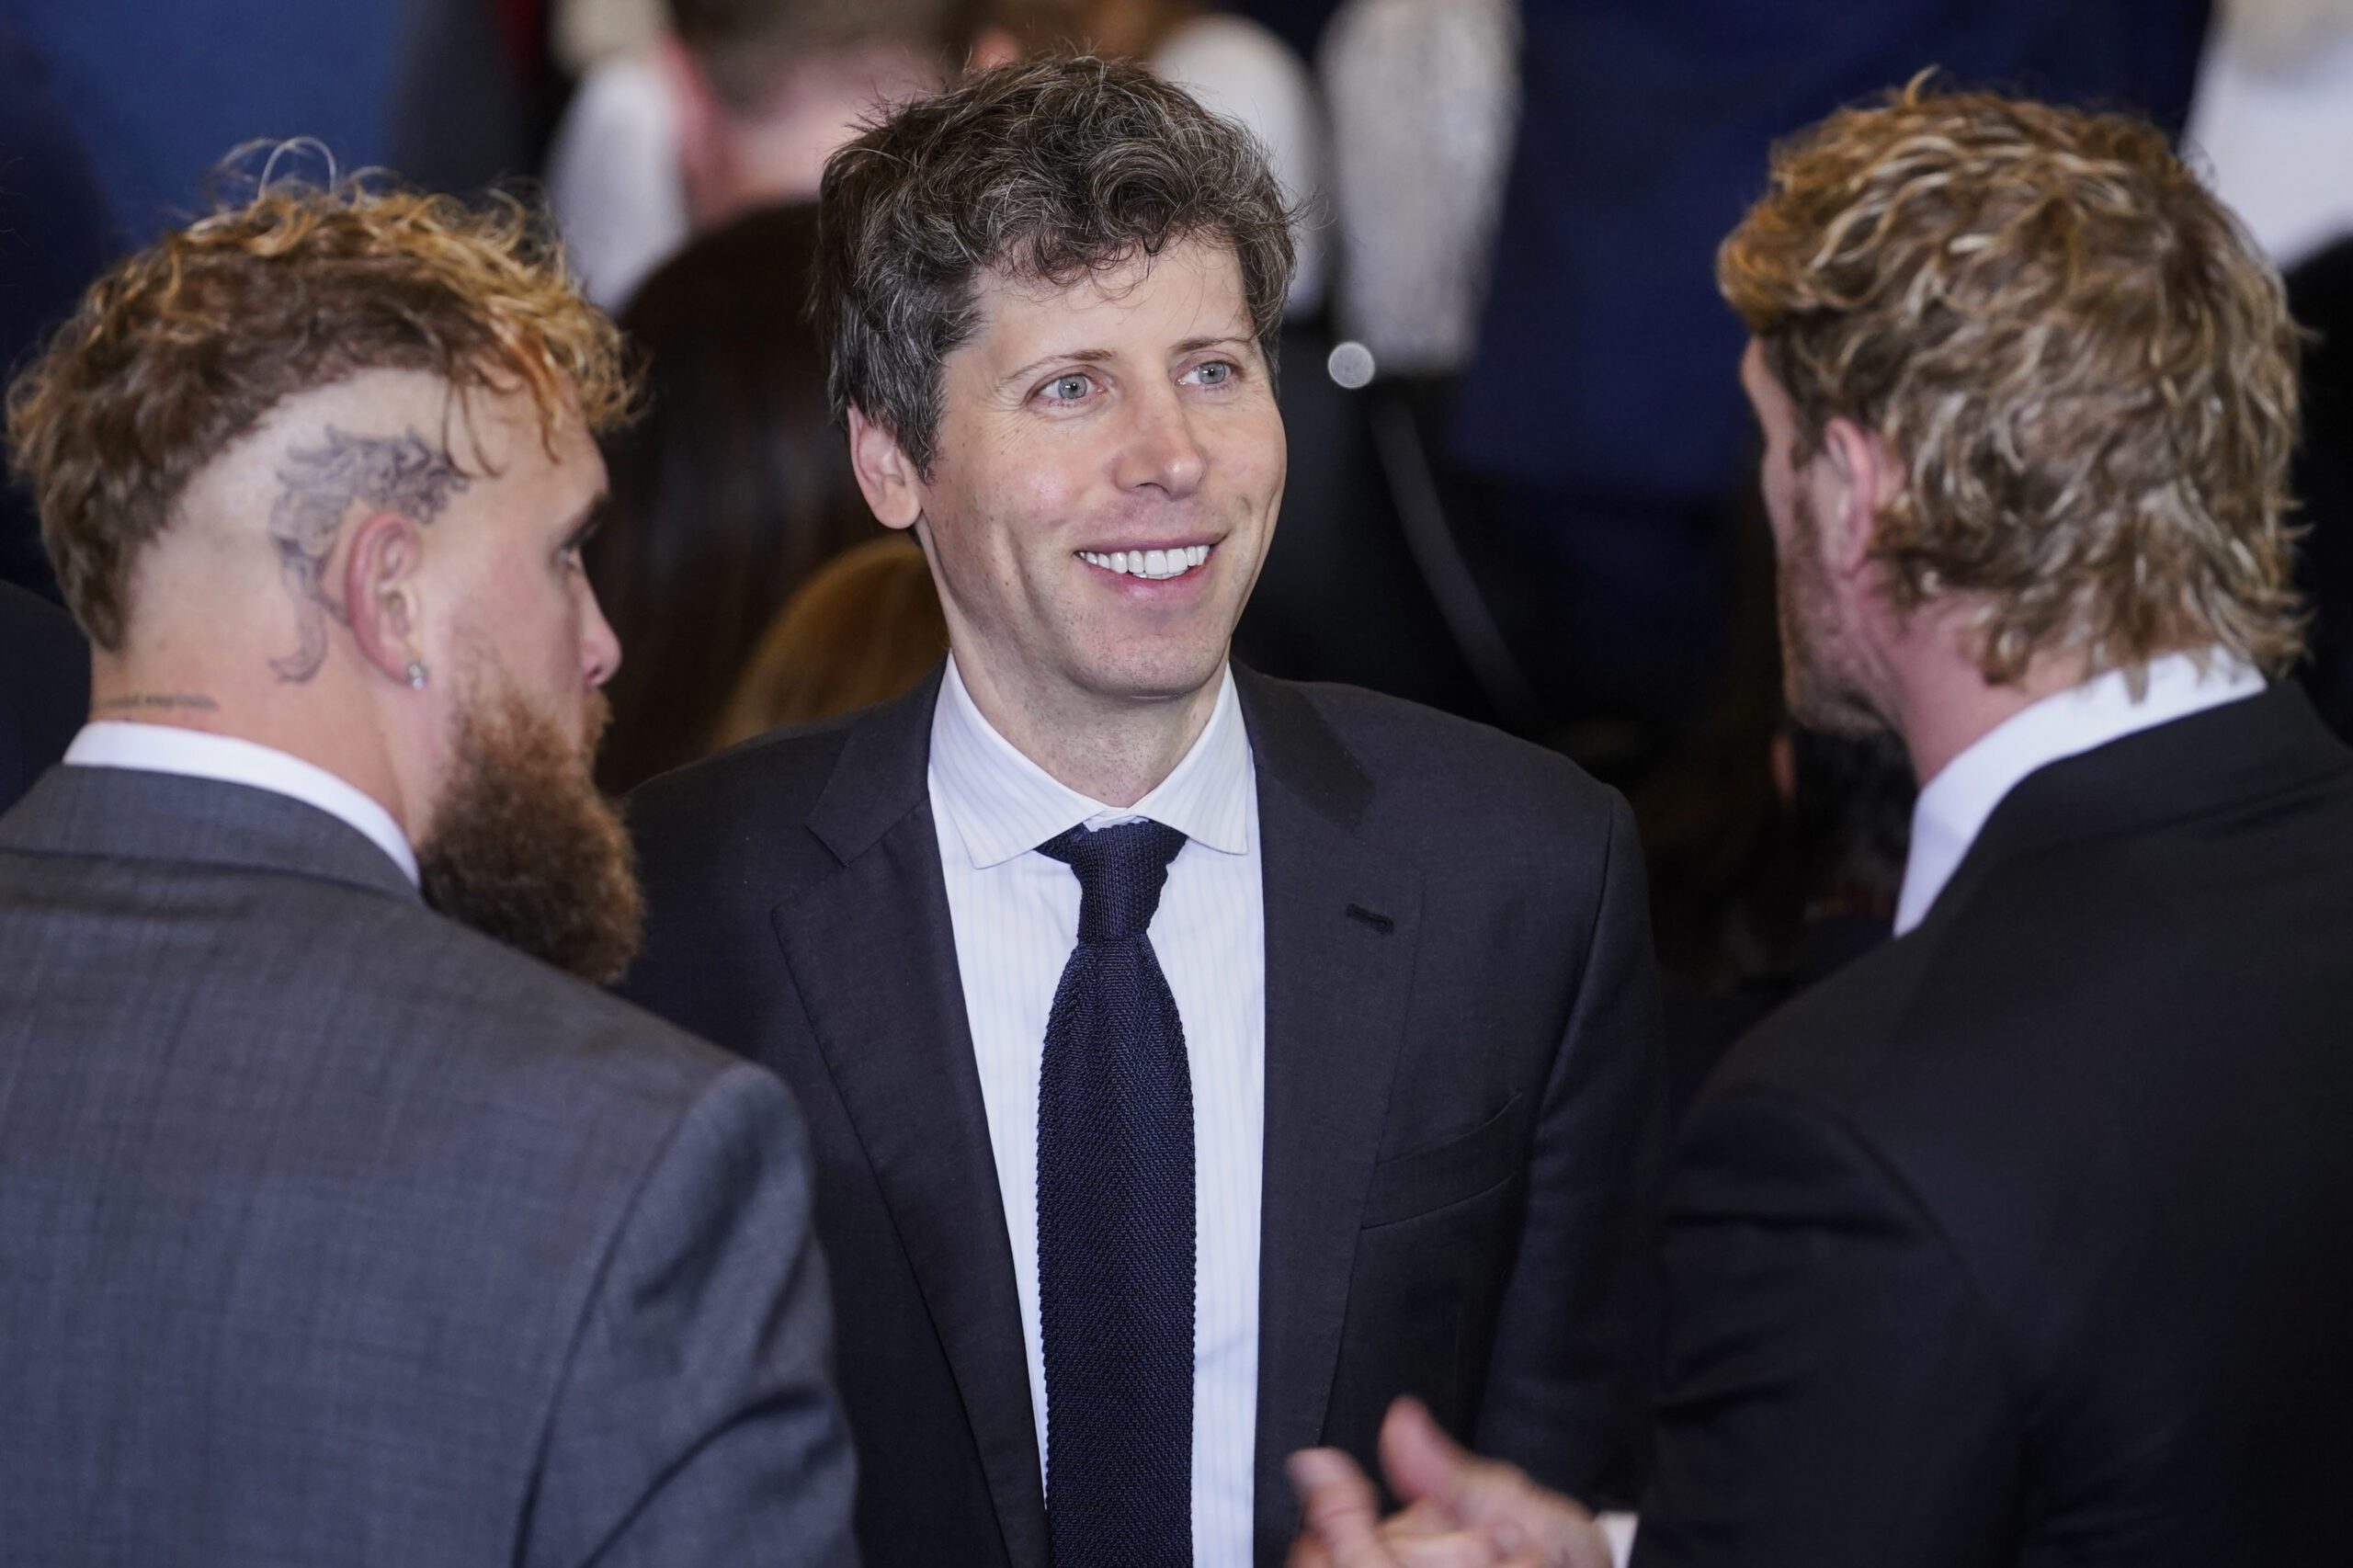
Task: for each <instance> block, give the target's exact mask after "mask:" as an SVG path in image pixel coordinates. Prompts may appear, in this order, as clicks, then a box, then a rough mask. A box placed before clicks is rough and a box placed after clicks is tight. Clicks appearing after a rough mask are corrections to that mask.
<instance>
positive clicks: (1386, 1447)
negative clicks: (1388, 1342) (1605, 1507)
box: [1290, 1399, 1611, 1568]
mask: <svg viewBox="0 0 2353 1568" xmlns="http://www.w3.org/2000/svg"><path fill="white" fill-rule="evenodd" d="M1381 1470H1382V1472H1383V1473H1384V1474H1386V1475H1387V1477H1388V1479H1389V1485H1390V1489H1391V1490H1392V1491H1393V1492H1394V1493H1396V1494H1397V1495H1398V1496H1400V1497H1402V1498H1404V1500H1405V1502H1406V1504H1407V1506H1406V1507H1405V1509H1404V1511H1403V1512H1401V1513H1399V1514H1396V1515H1394V1516H1392V1517H1390V1518H1389V1519H1387V1520H1385V1521H1384V1520H1383V1519H1382V1518H1381V1503H1380V1499H1379V1497H1378V1496H1377V1495H1376V1494H1375V1493H1374V1492H1373V1489H1372V1483H1370V1481H1368V1480H1366V1479H1365V1475H1364V1472H1363V1471H1360V1470H1358V1468H1357V1467H1356V1463H1355V1461H1353V1460H1350V1459H1349V1458H1348V1457H1347V1455H1346V1454H1343V1453H1340V1452H1337V1451H1336V1450H1335V1449H1308V1450H1306V1451H1305V1452H1302V1453H1299V1454H1294V1455H1293V1456H1292V1457H1291V1461H1290V1477H1291V1484H1292V1485H1294V1486H1296V1487H1297V1488H1298V1489H1299V1494H1300V1501H1301V1502H1302V1504H1303V1505H1305V1507H1306V1511H1307V1527H1306V1530H1305V1532H1304V1533H1303V1534H1302V1536H1301V1538H1300V1541H1299V1544H1298V1545H1297V1546H1296V1547H1294V1548H1293V1549H1292V1551H1291V1558H1290V1562H1291V1568H1611V1562H1610V1556H1609V1543H1608V1540H1606V1539H1605V1538H1604V1537H1603V1535H1602V1533H1601V1529H1600V1527H1599V1526H1597V1525H1596V1524H1595V1523H1594V1522H1593V1516H1592V1515H1591V1514H1589V1513H1587V1512H1586V1510H1585V1509H1583V1508H1581V1507H1579V1506H1577V1505H1576V1504H1574V1503H1573V1502H1571V1501H1570V1500H1569V1499H1568V1498H1566V1497H1563V1496H1561V1495H1560V1494H1557V1493H1553V1492H1548V1491H1546V1490H1545V1489H1544V1488H1543V1487H1540V1486H1539V1485H1537V1484H1536V1483H1534V1482H1532V1481H1530V1480H1529V1479H1528V1477H1527V1476H1526V1475H1524V1474H1522V1473H1521V1472H1520V1471H1518V1470H1517V1469H1515V1468H1514V1467H1513V1466H1511V1465H1507V1464H1502V1463H1498V1462H1496V1461H1495V1460H1483V1459H1481V1458H1479V1457H1478V1456H1477V1455H1475V1454H1472V1453H1469V1452H1466V1451H1465V1450H1464V1449H1461V1447H1460V1446H1458V1445H1457V1444H1456V1443H1455V1442H1453V1441H1452V1440H1451V1439H1450V1438H1449V1437H1447V1435H1446V1434H1445V1433H1444V1432H1442V1431H1440V1430H1439V1429H1438V1423H1437V1422H1436V1421H1434V1420H1432V1419H1431V1418H1430V1414H1429V1412H1428V1411H1427V1410H1426V1409H1424V1408H1423V1407H1422V1406H1421V1404H1420V1403H1418V1402H1416V1401H1414V1400H1410V1399H1401V1400H1399V1401H1398V1402H1397V1403H1395V1404H1393V1405H1392V1406H1391V1407H1390V1410H1389V1418H1388V1419H1387V1420H1386V1421H1384V1422H1383V1423H1382V1424H1381Z"/></svg>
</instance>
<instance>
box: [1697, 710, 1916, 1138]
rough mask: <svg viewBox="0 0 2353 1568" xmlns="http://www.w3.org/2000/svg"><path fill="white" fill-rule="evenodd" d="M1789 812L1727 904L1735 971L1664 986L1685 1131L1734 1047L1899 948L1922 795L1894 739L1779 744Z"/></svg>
mask: <svg viewBox="0 0 2353 1568" xmlns="http://www.w3.org/2000/svg"><path fill="white" fill-rule="evenodd" d="M1777 761H1778V762H1779V763H1781V764H1782V765H1783V766H1780V767H1776V768H1775V772H1776V773H1777V774H1778V775H1779V776H1780V777H1779V780H1778V782H1779V783H1780V784H1781V786H1782V787H1783V789H1784V790H1786V791H1787V797H1786V799H1785V800H1783V801H1782V802H1781V804H1782V810H1781V812H1779V816H1778V818H1777V820H1776V821H1775V822H1774V823H1773V824H1771V826H1770V827H1769V828H1768V833H1767V835H1766V837H1765V839H1764V841H1763V842H1762V843H1760V844H1759V845H1758V846H1756V851H1755V853H1754V856H1753V858H1752V859H1751V861H1750V867H1751V869H1752V872H1753V875H1752V878H1751V880H1750V881H1748V883H1747V884H1746V885H1745V886H1743V887H1740V888H1737V889H1734V890H1732V892H1731V893H1730V895H1729V896H1728V897H1727V898H1726V900H1725V903H1724V919H1725V920H1726V922H1727V926H1728V929H1727V931H1726V934H1725V935H1726V948H1727V952H1726V955H1725V957H1726V959H1727V960H1728V961H1727V963H1726V966H1725V970H1724V971H1723V972H1722V973H1721V974H1720V975H1719V976H1718V977H1717V978H1716V979H1715V981H1714V983H1712V985H1710V986H1708V987H1706V988H1704V989H1702V988H1700V987H1699V986H1696V985H1694V984H1692V983H1690V982H1689V981H1688V979H1685V978H1684V977H1682V976H1673V977H1670V979H1669V982H1668V983H1667V984H1666V986H1665V1004H1666V1006H1665V1015H1666V1017H1665V1025H1666V1027H1665V1039H1666V1058H1667V1097H1668V1108H1669V1113H1670V1115H1671V1116H1672V1117H1673V1119H1674V1120H1675V1121H1676V1122H1677V1124H1680V1123H1681V1121H1682V1119H1683V1113H1684V1112H1685V1111H1687V1110H1688V1109H1689V1108H1690V1107H1691V1105H1692V1103H1693V1102H1694V1101H1695V1100H1696V1099H1697V1098H1698V1097H1699V1088H1700V1086H1701V1085H1703V1084H1705V1083H1706V1082H1707V1079H1708V1074H1710V1073H1711V1072H1713V1071H1714V1070H1715V1066H1716V1063H1717V1062H1720V1061H1722V1059H1723V1055H1724V1052H1725V1051H1729V1050H1730V1049H1731V1048H1732V1046H1733V1042H1734V1041H1736V1040H1739V1039H1740V1037H1741V1036H1743V1035H1745V1034H1746V1033H1747V1032H1748V1031H1749V1030H1750V1029H1751V1028H1755V1027H1756V1025H1758V1024H1760V1023H1762V1022H1764V1020H1765V1019H1766V1018H1767V1017H1768V1016H1770V1015H1771V1014H1773V1013H1774V1012H1776V1011H1778V1010H1779V1008H1780V1007H1781V1006H1782V1005H1783V1004H1784V1003H1786V1002H1788V1001H1790V999H1791V998H1793V997H1795V996H1796V995H1798V994H1800V993H1801V992H1803V991H1805V990H1807V989H1809V988H1810V987H1812V986H1813V985H1815V984H1817V983H1820V982H1822V981H1824V980H1827V979H1828V978H1830V976H1831V975H1833V974H1836V972H1837V971H1839V970H1841V969H1844V968H1845V967H1846V966H1847V964H1849V963H1851V962H1853V961H1854V960H1857V959H1859V958H1860V957H1862V956H1863V955H1864V954H1865V953H1868V952H1870V950H1871V949H1873V948H1876V947H1878V946H1879V945H1880V944H1881V943H1882V942H1884V941H1886V940H1888V938H1889V937H1891V936H1892V935H1893V926H1894V915H1895V903H1896V898H1897V895H1898V894H1899V893H1901V892H1902V891H1903V888H1904V861H1905V857H1906V855H1907V853H1908V851H1909V849H1910V846H1911V839H1912V803H1913V801H1914V800H1915V798H1916V797H1917V794H1918V791H1917V790H1915V787H1914V785H1913V782H1912V766H1911V761H1910V759H1909V758H1908V757H1907V756H1905V755H1904V746H1903V744H1902V743H1901V742H1899V741H1898V740H1896V738H1895V737H1894V736H1893V735H1887V734H1881V735H1870V736H1863V737H1858V738H1850V737H1847V736H1842V735H1824V734H1818V733H1814V732H1813V731H1811V730H1805V729H1801V728H1799V727H1797V726H1795V725H1790V726H1786V727H1784V729H1783V730H1782V732H1781V735H1780V738H1779V750H1778V755H1777Z"/></svg>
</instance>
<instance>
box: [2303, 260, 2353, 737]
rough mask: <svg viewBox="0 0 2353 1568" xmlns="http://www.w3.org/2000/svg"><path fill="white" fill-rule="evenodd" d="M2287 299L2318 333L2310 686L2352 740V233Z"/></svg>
mask: <svg viewBox="0 0 2353 1568" xmlns="http://www.w3.org/2000/svg"><path fill="white" fill-rule="evenodd" d="M2288 308H2289V309H2290V311H2291V312H2293V313H2294V315H2295V318H2296V320H2297V321H2298V322H2299V323H2301V324H2302V325H2303V326H2304V328H2305V329H2306V330H2307V331H2309V332H2311V333H2312V334H2313V339H2312V341H2311V342H2310V343H2309V344H2308V345H2307V347H2305V350H2304V365H2303V396H2302V411H2303V439H2302V441H2301V442H2299V443H2298V444H2297V447H2296V483H2295V494H2296V498H2297V501H2298V503H2299V513H2298V520H2299V521H2300V522H2301V523H2302V525H2303V527H2304V529H2305V532H2304V536H2303V538H2302V540H2301V541H2300V544H2301V548H2300V549H2299V551H2298V552H2297V554H2298V561H2297V565H2298V569H2299V574H2300V576H2301V578H2302V583H2303V585H2304V588H2305V591H2306V592H2307V593H2308V594H2310V595H2311V597H2312V606H2313V624H2312V660H2311V663H2310V664H2308V665H2306V666H2305V668H2304V671H2303V678H2304V685H2305V687H2306V688H2307V689H2308V690H2310V691H2311V692H2312V695H2313V703H2314V704H2315V705H2316V706H2318V708H2319V709H2320V711H2321V717H2323V718H2324V719H2325V720H2327V721H2328V723H2329V727H2330V728H2332V729H2334V730H2335V731H2336V733H2337V734H2339V735H2340V736H2342V737H2344V738H2345V739H2346V740H2347V741H2353V238H2347V239H2343V240H2339V241H2338V242H2337V243H2336V244H2333V245H2330V246H2329V247H2327V248H2326V249H2325V250H2323V251H2322V252H2321V253H2320V254H2319V255H2317V256H2310V257H2307V258H2306V259H2305V260H2304V261H2303V263H2302V265H2300V266H2298V267H2296V268H2295V269H2294V270H2293V271H2291V272H2290V273H2289V274H2288Z"/></svg>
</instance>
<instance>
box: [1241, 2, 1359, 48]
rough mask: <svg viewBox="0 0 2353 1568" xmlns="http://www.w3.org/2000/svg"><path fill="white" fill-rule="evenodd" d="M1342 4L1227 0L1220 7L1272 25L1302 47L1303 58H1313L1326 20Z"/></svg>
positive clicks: (1295, 46)
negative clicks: (1316, 43)
mask: <svg viewBox="0 0 2353 1568" xmlns="http://www.w3.org/2000/svg"><path fill="white" fill-rule="evenodd" d="M1340 4H1341V0H1227V4H1225V5H1224V6H1219V7H1217V8H1218V9H1221V10H1227V11H1235V12H1239V13H1240V14H1241V15H1243V16H1245V17H1249V18H1251V19H1252V20H1253V21H1255V22H1257V23H1259V24H1260V25H1262V26H1264V27H1267V28H1272V29H1273V30H1274V31H1275V32H1277V33H1279V34H1280V35H1281V36H1282V40H1283V41H1284V42H1285V43H1287V44H1289V45H1290V46H1291V47H1292V48H1293V49H1295V50H1297V51H1299V52H1300V57H1301V58H1302V59H1304V60H1313V59H1314V58H1315V41H1316V40H1318V39H1320V38H1322V37H1323V36H1324V23H1326V22H1328V21H1330V20H1331V19H1332V13H1333V12H1335V11H1337V10H1338V9H1339V8H1340Z"/></svg>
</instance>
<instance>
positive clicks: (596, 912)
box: [417, 692, 645, 985]
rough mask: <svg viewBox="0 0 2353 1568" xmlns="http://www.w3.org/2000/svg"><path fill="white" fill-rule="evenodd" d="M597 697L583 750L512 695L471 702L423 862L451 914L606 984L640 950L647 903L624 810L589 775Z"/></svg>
mask: <svg viewBox="0 0 2353 1568" xmlns="http://www.w3.org/2000/svg"><path fill="white" fill-rule="evenodd" d="M590 696H591V698H592V711H591V713H590V717H589V724H588V743H587V744H586V746H585V748H576V747H574V745H573V744H571V743H570V742H568V741H567V740H565V738H564V736H563V732H562V731H561V730H560V729H559V728H558V727H557V726H556V725H555V724H553V723H551V722H549V721H548V720H547V719H546V718H545V717H544V716H542V715H541V714H540V713H538V712H536V711H534V710H532V709H531V708H530V706H529V704H527V703H526V702H524V701H523V699H521V698H520V697H519V696H517V695H515V694H514V693H511V692H510V693H507V694H506V696H505V697H504V698H503V699H498V700H496V701H492V702H481V703H474V704H469V705H468V707H467V709H466V710H465V711H464V712H463V713H462V714H460V717H459V720H458V731H457V736H456V756H457V771H456V776H455V778H454V779H453V781H452V782H451V784H450V787H449V794H448V796H447V797H446V798H445V799H444V800H443V801H442V803H441V808H440V810H439V811H438V812H436V813H435V816H434V828H433V836H432V839H431V841H430V842H429V843H427V844H425V845H423V846H420V847H419V850H418V854H417V870H418V873H419V876H420V878H421V880H422V881H423V882H424V886H425V897H426V902H427V903H430V904H432V906H433V907H434V908H435V909H438V910H439V911H440V912H441V913H442V914H444V915H448V916H449V918H451V919H452V920H456V921H459V922H460V923H462V924H464V925H467V926H472V927H473V928H474V929H475V930H477V931H480V932H482V933H483V935H484V936H487V937H493V938H494V939H495V940H498V941H501V942H504V943H506V945H507V946H508V947H510V948H517V949H521V950H522V951H524V952H527V953H529V954H530V955H531V956H532V957H533V958H536V959H540V960H544V961H546V962H548V963H551V964H553V965H554V966H555V967H556V968H558V969H561V970H563V971H567V972H569V973H572V974H575V975H578V976H579V977H580V978H581V979H583V980H585V981H588V982H590V983H594V984H598V985H603V984H607V983H610V982H612V981H615V980H618V979H620V975H621V972H622V971H624V970H626V969H627V968H628V967H629V963H630V960H631V959H632V958H634V957H636V956H637V945H638V938H639V936H640V934H641V932H642V928H643V926H644V911H645V906H644V899H643V896H642V894H641V893H640V892H639V890H638V885H637V871H636V867H635V864H634V858H633V857H632V855H631V849H630V841H629V834H628V831H627V830H626V829H624V828H623V827H622V826H621V819H620V812H619V811H618V810H616V809H615V808H614V806H613V804H612V802H611V801H608V800H607V799H605V797H604V796H602V795H600V794H598V793H597V786H596V783H595V781H594V780H593V779H592V778H591V777H590V774H589V770H588V759H589V757H590V756H594V755H595V752H596V738H597V735H598V734H599V733H602V731H603V729H604V726H605V719H606V705H605V700H604V696H603V694H602V693H600V692H592V693H591V694H590Z"/></svg>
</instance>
